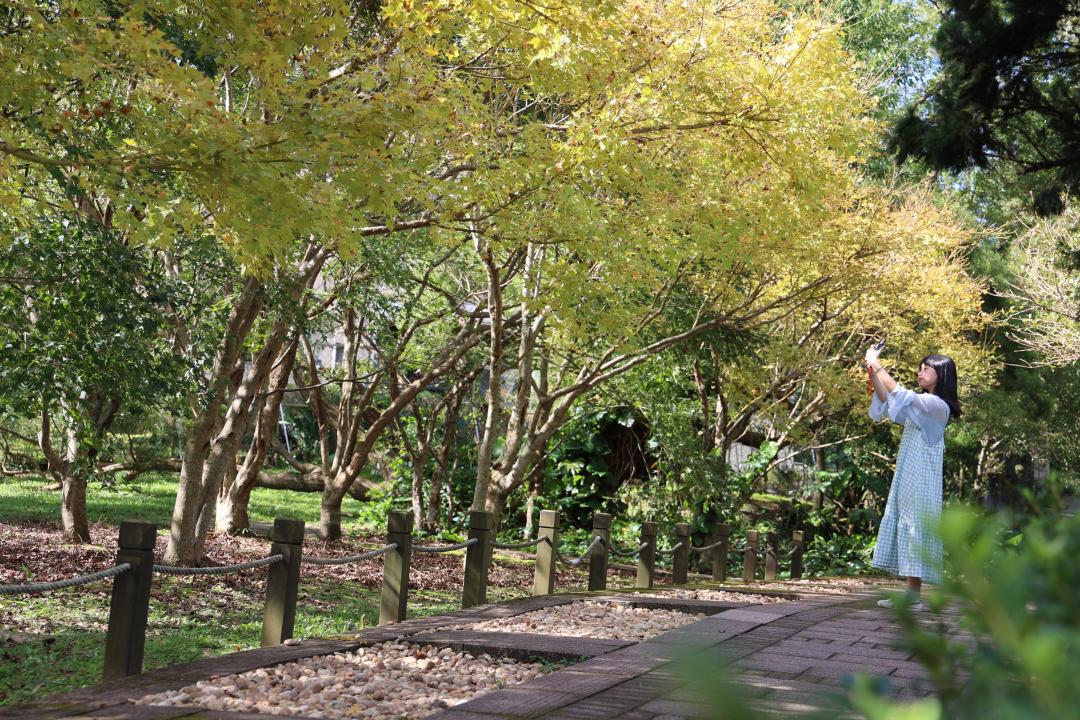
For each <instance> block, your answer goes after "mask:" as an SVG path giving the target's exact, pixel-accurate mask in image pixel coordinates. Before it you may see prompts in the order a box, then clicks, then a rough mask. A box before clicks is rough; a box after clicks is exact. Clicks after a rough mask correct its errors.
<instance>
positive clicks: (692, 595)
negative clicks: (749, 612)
mask: <svg viewBox="0 0 1080 720" xmlns="http://www.w3.org/2000/svg"><path fill="white" fill-rule="evenodd" d="M624 597H650V598H666V599H672V600H715V601H719V602H737V603H746V604H748V605H761V604H764V603H782V602H791V600H792V599H791V598H785V597H776V596H774V595H753V594H751V593H737V592H727V591H724V590H668V591H667V592H662V593H634V594H633V595H626V596H624Z"/></svg>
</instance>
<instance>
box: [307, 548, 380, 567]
mask: <svg viewBox="0 0 1080 720" xmlns="http://www.w3.org/2000/svg"><path fill="white" fill-rule="evenodd" d="M397 546H398V545H397V543H390V544H389V545H383V546H382V547H381V548H378V549H377V550H369V551H367V552H362V553H360V554H359V555H349V556H348V557H339V558H317V557H310V556H308V555H304V556H303V557H301V559H300V562H303V563H307V564H308V565H351V564H352V563H358V562H363V561H364V560H370V559H371V558H373V557H378V556H380V555H385V554H386V553H387V552H389V551H390V550H394V549H395V548H397Z"/></svg>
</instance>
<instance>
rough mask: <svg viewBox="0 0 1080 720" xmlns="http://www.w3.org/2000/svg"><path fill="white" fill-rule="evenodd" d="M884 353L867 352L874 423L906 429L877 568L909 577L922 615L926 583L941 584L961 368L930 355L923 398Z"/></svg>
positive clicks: (922, 379)
mask: <svg viewBox="0 0 1080 720" xmlns="http://www.w3.org/2000/svg"><path fill="white" fill-rule="evenodd" d="M880 353H881V351H880V349H879V348H876V347H872V348H870V349H869V350H867V351H866V366H867V371H868V372H869V373H870V379H871V382H872V383H873V387H874V396H873V399H872V400H871V402H870V419H871V420H873V421H875V422H877V421H878V420H881V419H882V418H884V417H885V415H886V414H888V416H889V419H890V420H892V421H893V422H895V423H898V424H900V425H903V426H904V434H903V437H902V438H901V439H900V451H899V453H898V454H897V457H896V473H895V474H894V475H893V481H892V487H891V488H890V489H889V500H888V502H887V503H886V504H885V514H884V516H882V518H881V528H880V529H879V530H878V537H877V546H876V547H875V548H874V560H873V563H872V564H873V565H874V567H879V568H883V569H885V570H889V571H891V572H893V573H896V574H897V575H901V576H904V577H906V578H907V591H908V593H910V594H911V596H912V600H913V604H912V609H914V610H922V609H924V606H923V604H922V602H921V601H919V595H920V592H921V590H922V583H923V580H925V581H926V582H929V583H940V582H941V573H942V569H941V568H942V564H943V563H942V549H941V539H940V538H939V537H938V536H937V524H938V522H939V520H940V518H941V493H942V491H941V475H942V469H941V466H942V457H943V454H944V452H945V426H946V425H947V424H948V423H949V420H950V419H951V418H957V417H960V414H961V413H960V401H959V400H958V399H957V396H956V385H957V379H956V364H955V363H953V361H952V359H950V358H949V357H946V356H945V355H927V356H926V357H925V358H924V359H923V361H922V362H921V363H920V364H919V375H918V384H919V387H920V388H922V390H923V392H922V393H918V394H917V393H914V392H912V391H911V390H907V389H905V388H904V387H903V386H901V385H900V384H899V383H897V382H896V381H895V380H893V378H892V377H891V376H890V375H889V373H887V372H885V369H884V368H882V366H881V363H880V362H878V356H879V355H880ZM878 605H880V606H882V607H892V601H891V600H888V599H886V600H881V601H879V602H878Z"/></svg>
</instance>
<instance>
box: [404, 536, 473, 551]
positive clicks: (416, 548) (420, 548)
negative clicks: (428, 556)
mask: <svg viewBox="0 0 1080 720" xmlns="http://www.w3.org/2000/svg"><path fill="white" fill-rule="evenodd" d="M478 542H480V540H479V539H478V538H469V539H468V540H466V541H465V542H460V543H458V544H456V545H441V546H435V545H430V546H429V545H413V552H418V553H445V552H452V551H454V550H464V549H465V548H467V547H470V546H472V545H475V544H476V543H478Z"/></svg>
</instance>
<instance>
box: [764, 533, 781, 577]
mask: <svg viewBox="0 0 1080 720" xmlns="http://www.w3.org/2000/svg"><path fill="white" fill-rule="evenodd" d="M779 565H780V534H779V533H775V532H769V533H765V579H766V580H775V579H776V574H777V572H778V570H779Z"/></svg>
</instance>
